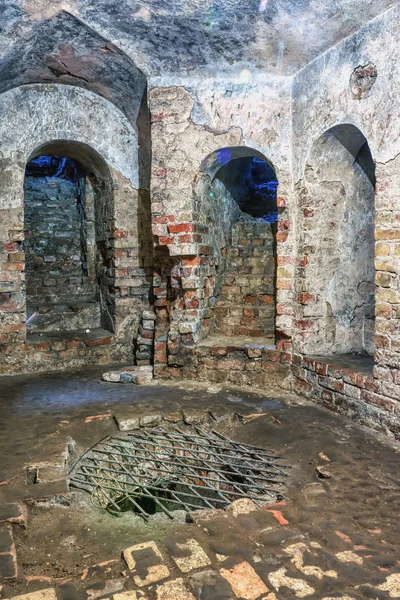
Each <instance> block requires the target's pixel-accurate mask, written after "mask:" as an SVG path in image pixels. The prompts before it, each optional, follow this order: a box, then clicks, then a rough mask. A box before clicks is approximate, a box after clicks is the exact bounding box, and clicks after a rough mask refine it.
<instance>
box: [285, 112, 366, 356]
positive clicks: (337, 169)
mask: <svg viewBox="0 0 400 600" xmlns="http://www.w3.org/2000/svg"><path fill="white" fill-rule="evenodd" d="M374 186H375V164H374V161H373V159H372V156H371V151H370V149H369V146H368V142H367V140H366V138H365V137H364V135H363V134H362V133H361V131H360V130H359V129H358V128H357V127H355V126H354V125H351V124H341V125H337V126H335V127H332V128H331V129H329V130H328V131H327V132H325V133H324V134H323V135H322V136H321V137H320V138H319V139H317V140H316V141H315V143H314V145H313V149H312V152H311V154H310V156H309V159H308V161H307V165H306V171H305V181H304V188H303V190H302V194H301V215H300V220H301V237H302V241H301V244H300V255H301V256H303V255H305V256H306V257H307V261H306V262H307V264H306V266H305V268H302V269H301V273H299V275H300V276H299V277H298V278H297V283H298V286H299V287H298V291H299V296H298V297H299V300H300V316H301V318H300V319H299V321H298V323H303V324H304V323H305V324H306V325H307V328H306V329H305V330H303V331H300V332H299V334H298V337H299V339H300V343H301V345H302V350H303V351H304V352H305V353H309V354H318V355H333V354H348V353H354V354H370V355H371V354H373V352H374V319H375V267H374V247H375V240H374V217H375V191H374Z"/></svg>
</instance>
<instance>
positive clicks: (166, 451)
mask: <svg viewBox="0 0 400 600" xmlns="http://www.w3.org/2000/svg"><path fill="white" fill-rule="evenodd" d="M278 459H279V457H277V456H272V455H271V454H270V453H269V452H268V451H267V450H265V449H263V448H257V447H255V446H249V445H247V444H241V443H238V442H234V441H232V440H229V439H228V438H226V437H224V436H223V435H222V434H221V433H219V432H217V431H212V432H211V433H210V434H209V433H205V432H204V431H202V430H200V429H199V428H196V434H188V433H185V432H183V431H181V430H179V429H176V430H173V431H166V430H160V429H151V430H138V431H135V432H131V433H128V434H127V435H126V436H123V437H122V436H121V437H113V438H110V437H107V438H104V439H103V440H101V441H100V442H98V443H97V444H96V445H95V446H93V447H92V448H91V449H90V450H88V451H87V452H86V453H85V454H84V455H83V456H82V457H81V458H80V459H79V461H78V462H77V463H76V464H75V465H74V467H73V468H72V470H71V473H70V484H71V485H72V486H74V487H76V488H81V489H84V490H87V491H88V492H89V493H90V494H91V496H92V500H93V502H94V503H95V504H96V505H97V506H100V507H102V508H105V509H107V510H109V511H111V512H121V511H124V510H129V509H133V510H134V511H135V512H137V513H139V514H141V515H142V516H143V517H144V518H145V519H147V518H148V517H149V516H150V514H154V513H155V512H164V513H166V514H167V515H168V516H169V517H171V518H173V514H172V512H171V511H174V510H178V509H183V510H185V511H187V512H191V511H193V510H197V509H202V508H224V507H226V506H227V505H228V504H230V503H231V502H232V501H233V500H237V499H238V498H251V499H252V500H254V501H255V502H256V503H258V504H260V505H261V504H266V503H268V502H273V501H275V500H277V499H280V498H281V495H280V490H281V488H282V486H283V484H284V482H285V478H286V477H287V472H286V471H287V468H288V467H287V466H282V465H280V464H279V462H278Z"/></svg>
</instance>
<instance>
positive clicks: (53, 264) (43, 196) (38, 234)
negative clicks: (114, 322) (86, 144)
mask: <svg viewBox="0 0 400 600" xmlns="http://www.w3.org/2000/svg"><path fill="white" fill-rule="evenodd" d="M81 188H82V189H81ZM84 203H85V192H84V185H82V184H81V186H80V185H79V184H78V183H73V182H72V181H68V180H66V179H60V178H47V177H26V179H25V224H24V227H25V277H26V295H27V303H28V304H29V303H31V304H32V303H33V304H39V305H40V304H46V303H50V304H54V303H63V302H66V301H72V302H73V301H74V299H75V301H76V300H82V301H84V300H92V299H94V298H95V296H96V288H95V285H94V281H93V280H92V281H90V279H89V272H88V257H87V254H88V244H89V245H90V247H91V248H93V245H94V239H90V236H88V232H87V220H86V218H85V213H86V207H85V206H84ZM91 233H92V235H93V232H91Z"/></svg>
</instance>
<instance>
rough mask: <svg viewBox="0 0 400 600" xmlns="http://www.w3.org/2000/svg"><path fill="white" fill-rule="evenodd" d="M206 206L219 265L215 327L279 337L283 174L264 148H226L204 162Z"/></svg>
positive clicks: (234, 332)
mask: <svg viewBox="0 0 400 600" xmlns="http://www.w3.org/2000/svg"><path fill="white" fill-rule="evenodd" d="M202 171H203V172H204V173H206V174H207V175H208V178H207V181H208V183H206V185H205V189H204V190H203V202H202V211H203V214H206V215H207V217H206V218H207V221H206V225H207V226H208V228H209V230H211V231H212V235H211V236H210V245H212V246H213V250H214V256H215V257H216V262H217V269H216V278H215V293H214V295H215V302H214V305H213V314H214V332H215V333H217V334H221V335H227V336H235V337H238V336H239V337H242V338H252V339H255V338H258V339H259V340H260V342H261V340H262V342H263V343H265V342H267V343H268V344H273V343H274V342H275V298H276V283H275V278H276V241H275V240H276V227H277V225H276V223H277V220H278V208H277V188H278V179H277V176H276V172H275V169H274V167H273V165H272V164H271V163H270V162H269V161H268V159H267V158H266V157H265V156H263V155H262V154H261V153H260V152H258V151H256V150H253V149H251V148H246V147H234V148H222V149H220V150H218V151H217V152H214V153H213V154H212V155H210V156H209V157H208V158H207V159H206V160H205V161H204V162H203V165H202Z"/></svg>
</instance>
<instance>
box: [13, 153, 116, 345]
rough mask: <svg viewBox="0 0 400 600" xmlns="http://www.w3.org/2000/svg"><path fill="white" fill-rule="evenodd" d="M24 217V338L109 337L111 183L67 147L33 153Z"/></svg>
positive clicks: (90, 156) (102, 169) (95, 164)
mask: <svg viewBox="0 0 400 600" xmlns="http://www.w3.org/2000/svg"><path fill="white" fill-rule="evenodd" d="M24 217H25V219H24V229H25V283H26V307H27V315H26V325H27V333H28V334H32V335H36V336H37V335H39V336H44V335H51V334H59V333H64V334H66V333H67V334H70V333H72V332H74V333H76V332H83V333H86V334H89V335H92V336H95V335H96V334H101V335H103V333H104V330H106V331H108V332H109V331H113V328H114V296H113V274H112V248H111V247H110V245H109V244H108V243H107V240H108V237H109V236H108V233H109V231H110V228H111V227H112V219H113V202H112V182H111V178H110V175H109V173H108V169H107V167H106V165H105V164H103V161H102V159H101V158H100V157H99V156H98V155H96V153H95V152H94V151H93V150H91V149H90V148H89V147H86V146H85V145H83V144H77V143H73V142H52V143H50V144H47V145H46V146H43V147H41V148H39V149H37V150H36V151H35V152H34V153H33V154H32V156H31V157H30V159H29V160H28V163H27V165H26V170H25V182H24Z"/></svg>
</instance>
